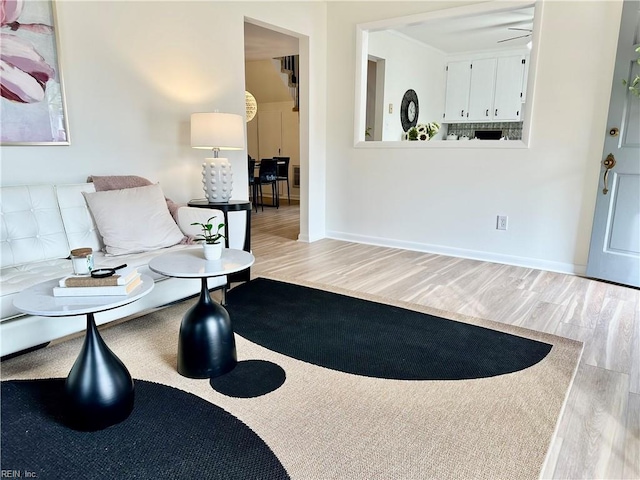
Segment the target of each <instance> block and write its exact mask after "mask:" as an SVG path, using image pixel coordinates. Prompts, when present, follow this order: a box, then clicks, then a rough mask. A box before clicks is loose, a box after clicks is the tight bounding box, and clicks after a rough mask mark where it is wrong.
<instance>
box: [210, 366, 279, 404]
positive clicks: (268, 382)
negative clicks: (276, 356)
mask: <svg viewBox="0 0 640 480" xmlns="http://www.w3.org/2000/svg"><path fill="white" fill-rule="evenodd" d="M286 379H287V375H286V373H285V371H284V370H283V369H282V367H280V366H279V365H276V364H275V363H272V362H267V361H266V360H243V361H241V362H238V364H237V365H236V366H235V368H234V369H233V370H231V371H230V372H229V373H225V374H224V375H221V376H219V377H214V378H212V379H210V380H209V383H210V384H211V387H212V388H213V389H214V390H215V391H216V392H218V393H221V394H223V395H227V396H228V397H235V398H255V397H260V396H262V395H266V394H267V393H270V392H273V391H274V390H277V389H278V388H280V387H281V386H282V384H283V383H284V381H285V380H286Z"/></svg>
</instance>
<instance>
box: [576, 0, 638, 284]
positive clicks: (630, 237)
mask: <svg viewBox="0 0 640 480" xmlns="http://www.w3.org/2000/svg"><path fill="white" fill-rule="evenodd" d="M639 32H640V0H627V1H625V2H624V5H623V10H622V21H621V25H620V37H619V39H618V51H617V54H616V65H615V71H614V76H613V87H612V91H611V102H610V104H609V116H608V119H607V127H608V129H609V131H608V133H607V135H606V139H605V142H604V151H603V155H602V169H601V172H600V179H599V181H598V196H597V200H596V209H595V214H594V219H593V230H592V233H591V245H590V248H589V260H588V263H587V276H589V277H593V278H600V279H603V280H609V281H612V282H616V283H621V284H624V285H631V286H635V287H640V97H637V96H635V95H633V94H632V93H631V92H629V89H628V88H627V87H626V86H624V85H623V83H622V80H623V79H625V80H627V82H629V81H630V80H631V79H632V78H635V76H636V75H637V74H638V72H639V70H640V69H639V65H638V64H637V58H638V53H637V52H636V51H635V49H636V48H637V47H638V45H639V44H640V39H638V35H639Z"/></svg>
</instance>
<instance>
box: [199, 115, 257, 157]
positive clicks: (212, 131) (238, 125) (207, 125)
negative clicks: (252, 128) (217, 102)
mask: <svg viewBox="0 0 640 480" xmlns="http://www.w3.org/2000/svg"><path fill="white" fill-rule="evenodd" d="M191 146H192V147H193V148H206V149H209V150H210V149H212V148H218V149H220V150H242V149H243V148H244V119H243V118H242V115H235V114H233V113H219V112H214V113H192V114H191Z"/></svg>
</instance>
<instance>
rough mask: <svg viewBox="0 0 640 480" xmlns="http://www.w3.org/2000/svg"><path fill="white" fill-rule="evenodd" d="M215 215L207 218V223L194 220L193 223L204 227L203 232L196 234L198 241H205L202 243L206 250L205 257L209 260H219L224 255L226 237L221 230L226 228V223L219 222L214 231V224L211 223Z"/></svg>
mask: <svg viewBox="0 0 640 480" xmlns="http://www.w3.org/2000/svg"><path fill="white" fill-rule="evenodd" d="M214 218H216V217H215V215H214V216H213V217H211V218H209V219H208V220H207V223H200V222H193V223H192V224H191V225H197V226H199V227H200V228H201V229H202V233H201V234H199V235H196V241H199V242H204V243H203V244H202V247H203V250H204V258H206V259H207V260H217V259H219V258H220V257H221V256H222V242H221V241H220V240H221V239H223V238H226V237H225V236H224V235H223V234H222V233H220V230H222V229H223V228H224V223H219V224H218V228H217V229H216V230H215V231H214V224H213V223H211V220H213V219H214Z"/></svg>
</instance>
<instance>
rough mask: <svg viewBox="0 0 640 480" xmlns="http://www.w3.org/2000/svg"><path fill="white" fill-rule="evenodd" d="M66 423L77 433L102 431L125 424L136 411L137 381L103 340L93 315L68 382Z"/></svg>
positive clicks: (88, 321)
mask: <svg viewBox="0 0 640 480" xmlns="http://www.w3.org/2000/svg"><path fill="white" fill-rule="evenodd" d="M65 392H66V396H67V400H68V404H67V406H66V411H67V415H66V419H65V420H66V423H67V424H68V425H69V426H70V427H71V428H74V429H76V430H87V431H93V430H101V429H103V428H106V427H109V426H111V425H115V424H116V423H120V422H122V421H123V420H125V419H126V418H127V417H128V416H129V414H130V413H131V411H132V410H133V402H134V386H133V379H132V378H131V375H130V374H129V371H128V370H127V367H125V366H124V363H122V361H121V360H120V359H119V358H118V357H116V355H115V354H114V353H113V352H112V351H111V350H110V349H109V347H107V345H106V343H104V340H102V337H101V336H100V334H99V332H98V329H97V328H96V323H95V320H94V317H93V314H91V313H90V314H88V315H87V332H86V336H85V340H84V344H83V345H82V350H81V351H80V354H79V355H78V358H77V359H76V361H75V363H74V364H73V367H72V368H71V371H70V372H69V375H68V377H67V380H66V382H65Z"/></svg>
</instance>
